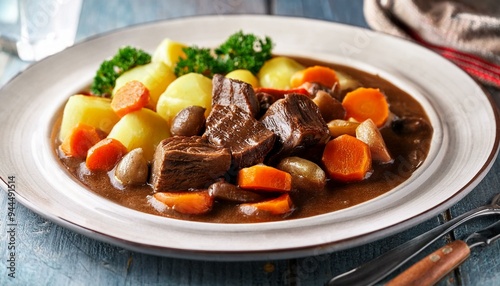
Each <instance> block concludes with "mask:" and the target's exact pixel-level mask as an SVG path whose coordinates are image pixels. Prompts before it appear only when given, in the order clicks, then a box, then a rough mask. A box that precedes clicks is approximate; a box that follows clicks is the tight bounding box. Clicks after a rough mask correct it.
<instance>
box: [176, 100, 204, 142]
mask: <svg viewBox="0 0 500 286" xmlns="http://www.w3.org/2000/svg"><path fill="white" fill-rule="evenodd" d="M204 114H205V108H203V107H201V106H197V105H192V106H188V107H186V108H184V109H183V110H181V111H179V113H177V115H176V116H175V117H174V119H173V120H172V126H171V127H170V132H171V133H172V135H174V136H175V135H178V136H195V135H199V134H200V133H201V131H202V130H203V127H204V126H205V115H204Z"/></svg>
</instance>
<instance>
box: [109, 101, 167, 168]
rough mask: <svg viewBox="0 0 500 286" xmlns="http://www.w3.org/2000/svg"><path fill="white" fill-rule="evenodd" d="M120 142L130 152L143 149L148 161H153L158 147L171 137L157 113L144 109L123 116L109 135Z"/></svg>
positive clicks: (165, 124)
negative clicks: (161, 142)
mask: <svg viewBox="0 0 500 286" xmlns="http://www.w3.org/2000/svg"><path fill="white" fill-rule="evenodd" d="M108 137H109V138H114V139H116V140H118V141H120V142H121V143H122V144H123V145H125V147H127V150H128V151H132V150H133V149H135V148H142V150H143V151H144V157H145V158H146V160H148V161H151V160H152V159H153V154H154V152H155V149H156V146H157V145H158V143H160V141H161V140H163V139H165V138H168V137H170V131H169V127H168V124H167V122H165V120H164V119H163V118H161V117H160V116H159V115H158V114H157V113H156V112H154V111H152V110H150V109H147V108H143V109H140V110H137V111H134V112H131V113H128V114H127V115H125V116H123V117H122V118H121V119H120V121H118V123H116V125H115V126H114V127H113V129H112V130H111V132H110V133H109V135H108Z"/></svg>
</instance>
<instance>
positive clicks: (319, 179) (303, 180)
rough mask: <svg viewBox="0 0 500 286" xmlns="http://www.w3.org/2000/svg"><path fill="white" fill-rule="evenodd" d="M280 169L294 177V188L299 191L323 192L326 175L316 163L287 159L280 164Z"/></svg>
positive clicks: (297, 158)
mask: <svg viewBox="0 0 500 286" xmlns="http://www.w3.org/2000/svg"><path fill="white" fill-rule="evenodd" d="M277 168H278V169H280V170H282V171H285V172H288V173H290V175H292V186H293V188H295V189H298V190H305V191H307V190H323V188H324V187H325V184H326V174H325V171H323V169H321V167H319V166H318V165H317V164H315V163H314V162H311V161H309V160H306V159H303V158H300V157H287V158H285V159H283V160H281V162H280V163H279V164H278V166H277Z"/></svg>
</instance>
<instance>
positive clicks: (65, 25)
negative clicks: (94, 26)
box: [16, 0, 82, 61]
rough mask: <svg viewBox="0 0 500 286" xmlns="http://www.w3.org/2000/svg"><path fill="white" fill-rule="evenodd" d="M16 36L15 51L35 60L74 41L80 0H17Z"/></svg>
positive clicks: (21, 56)
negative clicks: (18, 33)
mask: <svg viewBox="0 0 500 286" xmlns="http://www.w3.org/2000/svg"><path fill="white" fill-rule="evenodd" d="M18 4H19V7H18V10H19V26H20V36H19V39H18V41H17V45H16V46H17V53H18V55H19V57H20V58H21V59H22V60H25V61H37V60H40V59H42V58H45V57H47V56H49V55H52V54H54V53H57V52H59V51H62V50H63V49H65V48H66V47H69V46H71V45H73V43H74V41H75V36H76V31H77V28H78V21H79V17H80V10H81V5H82V0H18Z"/></svg>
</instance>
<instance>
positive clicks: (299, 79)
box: [290, 66, 338, 88]
mask: <svg viewBox="0 0 500 286" xmlns="http://www.w3.org/2000/svg"><path fill="white" fill-rule="evenodd" d="M306 82H316V83H319V84H321V85H323V86H326V87H332V86H333V85H334V84H335V83H336V82H338V78H337V74H336V73H335V71H334V70H333V69H331V68H329V67H324V66H312V67H308V68H306V69H303V70H300V71H298V72H296V73H294V74H293V75H292V78H291V79H290V85H291V86H292V87H293V88H294V87H299V86H301V85H302V84H304V83H306Z"/></svg>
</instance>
